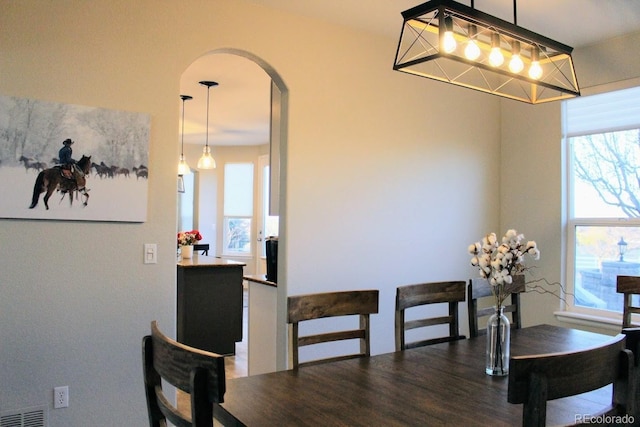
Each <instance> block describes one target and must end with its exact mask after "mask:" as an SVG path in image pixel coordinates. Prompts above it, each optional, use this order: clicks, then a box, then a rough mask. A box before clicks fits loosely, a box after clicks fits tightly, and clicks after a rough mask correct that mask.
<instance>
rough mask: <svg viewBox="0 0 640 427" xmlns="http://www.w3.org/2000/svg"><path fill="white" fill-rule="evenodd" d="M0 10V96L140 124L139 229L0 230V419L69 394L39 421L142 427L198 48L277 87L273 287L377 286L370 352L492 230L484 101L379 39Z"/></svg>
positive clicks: (97, 9)
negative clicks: (283, 120)
mask: <svg viewBox="0 0 640 427" xmlns="http://www.w3.org/2000/svg"><path fill="white" fill-rule="evenodd" d="M0 9H1V10H2V13H0V51H2V55H0V75H2V78H1V79H0V93H2V94H3V95H10V96H18V97H26V98H36V99H43V100H49V101H55V102H65V103H74V104H81V105H92V106H99V107H105V108H112V109H123V110H130V111H141V112H148V113H150V114H151V116H152V124H151V125H152V129H151V148H150V161H149V165H150V178H149V189H150V193H149V215H148V220H147V222H145V223H143V224H122V223H83V222H76V223H68V222H47V221H22V220H0V222H1V225H0V237H1V240H0V242H1V243H0V360H2V364H1V367H0V411H4V410H13V409H18V408H24V407H27V406H32V405H39V404H48V405H51V401H52V396H51V394H52V389H53V387H54V386H58V385H69V387H70V394H71V399H70V407H69V408H67V409H62V410H52V411H51V413H50V418H51V423H50V425H51V426H52V427H58V426H84V425H86V422H87V420H91V422H92V423H93V424H95V425H144V424H145V422H146V421H145V420H146V408H145V403H144V395H143V385H142V372H141V355H140V339H141V337H142V336H143V335H144V334H145V333H147V332H148V329H149V322H150V321H151V320H152V319H158V320H159V321H160V325H161V326H162V327H163V329H165V330H168V331H169V332H170V333H173V331H172V328H173V327H174V326H173V325H174V322H175V227H176V193H175V186H176V177H175V168H176V160H177V158H178V154H179V147H178V141H179V129H178V123H179V115H180V112H179V103H178V102H176V99H178V95H179V81H180V76H181V74H182V72H183V71H184V70H185V69H186V68H187V67H188V65H189V64H190V63H191V62H193V61H194V60H195V59H196V58H198V57H200V56H201V55H202V54H204V53H206V52H209V51H212V50H214V49H219V48H234V49H241V50H244V51H247V52H251V53H252V54H254V55H256V56H257V57H259V58H262V59H263V60H264V61H265V62H266V63H268V64H270V65H271V66H272V67H273V69H275V70H276V71H277V72H278V73H279V75H280V76H282V78H283V80H284V82H285V83H286V85H287V87H288V89H289V91H290V92H289V102H290V105H289V110H290V115H289V131H288V147H287V155H288V163H287V169H286V171H285V176H286V177H287V185H288V188H287V193H285V197H286V234H287V246H286V248H285V251H284V253H285V257H286V267H285V268H286V271H285V273H286V275H285V278H284V279H283V280H282V283H281V285H282V287H283V289H284V291H285V292H288V293H289V294H297V293H305V292H317V291H323V290H335V289H347V288H348V289H356V288H377V289H380V290H381V303H380V314H378V315H376V316H374V317H373V321H372V323H373V330H374V336H373V345H372V351H373V352H374V353H380V352H386V351H391V350H392V349H393V303H394V302H393V300H394V292H395V287H396V286H398V285H401V284H408V283H414V282H418V281H429V280H444V279H461V280H465V279H466V278H468V277H469V276H470V275H471V274H473V271H472V269H471V267H469V266H468V255H467V253H466V248H467V245H468V244H469V243H471V242H472V241H474V240H475V239H477V238H478V237H480V236H481V235H482V234H483V233H485V232H486V231H487V230H490V229H497V226H498V225H499V224H501V222H500V218H499V208H500V185H501V182H500V180H499V177H500V167H501V162H500V144H499V142H500V134H501V131H502V130H501V128H500V113H501V110H500V101H499V100H498V99H497V98H495V97H491V96H487V95H484V94H480V93H477V92H474V91H469V90H465V89H461V88H456V87H453V86H451V85H446V84H443V83H437V82H433V81H429V80H426V79H421V78H418V77H415V76H409V75H404V74H401V73H397V72H394V71H392V61H393V56H394V53H395V48H396V42H397V40H395V39H393V40H392V39H385V38H381V37H379V36H375V35H369V34H361V33H357V32H353V31H351V30H348V29H345V28H341V27H335V26H330V25H328V24H325V23H321V22H319V21H314V20H311V19H308V18H301V17H295V16H292V15H288V14H284V13H280V12H277V11H274V10H270V9H266V8H261V7H258V6H255V5H253V4H250V3H247V2H244V1H241V0H233V1H232V0H219V1H216V2H211V1H193V2H174V1H168V0H160V1H158V0H155V1H152V0H140V1H137V2H130V1H127V0H94V1H92V2H86V1H80V0H69V1H65V2H42V1H38V0H23V1H20V2H15V1H10V0H0ZM503 194H504V191H503ZM25 203H26V202H25ZM114 203H118V201H117V200H114ZM550 214H551V213H550ZM520 228H523V229H525V231H527V233H531V234H532V237H537V236H536V235H535V234H536V232H537V229H535V228H529V227H528V224H527V223H523V224H522V227H520ZM529 230H531V231H530V232H529ZM79 235H81V236H86V237H85V238H78V237H77V236H79ZM70 236H73V237H70ZM145 242H155V243H158V247H159V263H158V264H157V265H143V264H142V245H143V243H145ZM545 243H546V242H545ZM545 246H546V245H545ZM543 251H545V247H544V246H543ZM545 253H548V250H547V252H543V254H545ZM282 310H283V307H280V311H281V312H282ZM281 318H282V317H281ZM284 327H285V325H284V324H282V325H281V328H283V329H284Z"/></svg>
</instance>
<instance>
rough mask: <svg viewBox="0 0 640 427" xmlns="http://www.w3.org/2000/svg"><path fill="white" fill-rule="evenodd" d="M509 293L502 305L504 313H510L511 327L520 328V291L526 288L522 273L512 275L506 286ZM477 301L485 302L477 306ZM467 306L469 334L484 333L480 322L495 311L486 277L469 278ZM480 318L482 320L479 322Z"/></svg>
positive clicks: (475, 335) (485, 331)
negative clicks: (482, 305) (481, 306)
mask: <svg viewBox="0 0 640 427" xmlns="http://www.w3.org/2000/svg"><path fill="white" fill-rule="evenodd" d="M506 289H507V290H508V291H509V292H511V295H510V296H509V297H507V299H506V300H505V302H507V301H510V303H509V304H505V306H504V314H505V315H506V314H508V313H511V329H520V328H521V327H522V320H521V318H520V293H522V292H524V291H525V290H526V285H525V282H524V276H523V275H516V276H514V277H513V283H512V284H511V285H509V286H508V287H507V288H506ZM479 301H484V302H486V304H485V306H484V307H483V308H479V305H481V304H478V302H479ZM467 308H468V313H469V336H470V337H471V338H475V337H477V336H479V335H486V333H487V330H486V328H483V327H480V324H481V323H483V322H484V323H486V320H487V319H488V318H489V316H491V315H492V314H493V313H495V309H494V302H493V293H492V291H491V285H490V284H489V281H488V280H487V279H482V278H477V279H470V280H469V286H468V287H467ZM481 320H482V321H483V322H481Z"/></svg>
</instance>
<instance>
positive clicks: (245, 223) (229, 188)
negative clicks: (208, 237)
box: [222, 163, 253, 255]
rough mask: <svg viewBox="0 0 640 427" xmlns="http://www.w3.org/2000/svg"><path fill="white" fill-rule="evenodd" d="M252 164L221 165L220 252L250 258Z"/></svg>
mask: <svg viewBox="0 0 640 427" xmlns="http://www.w3.org/2000/svg"><path fill="white" fill-rule="evenodd" d="M252 218H253V163H227V164H225V165H224V219H223V226H224V233H223V238H222V248H223V249H222V253H223V254H225V255H251V241H252V240H253V239H252V237H251V220H252Z"/></svg>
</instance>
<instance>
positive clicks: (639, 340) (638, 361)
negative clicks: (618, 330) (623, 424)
mask: <svg viewBox="0 0 640 427" xmlns="http://www.w3.org/2000/svg"><path fill="white" fill-rule="evenodd" d="M622 333H623V334H624V335H625V336H626V337H627V350H630V351H632V352H633V359H634V361H633V364H634V374H633V377H634V379H633V388H634V393H635V396H636V397H635V399H634V402H636V406H635V408H632V409H635V413H634V418H635V420H636V422H638V423H640V328H625V329H623V330H622Z"/></svg>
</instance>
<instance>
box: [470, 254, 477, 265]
mask: <svg viewBox="0 0 640 427" xmlns="http://www.w3.org/2000/svg"><path fill="white" fill-rule="evenodd" d="M471 265H473V266H474V267H477V266H478V257H475V256H474V257H473V258H471Z"/></svg>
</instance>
